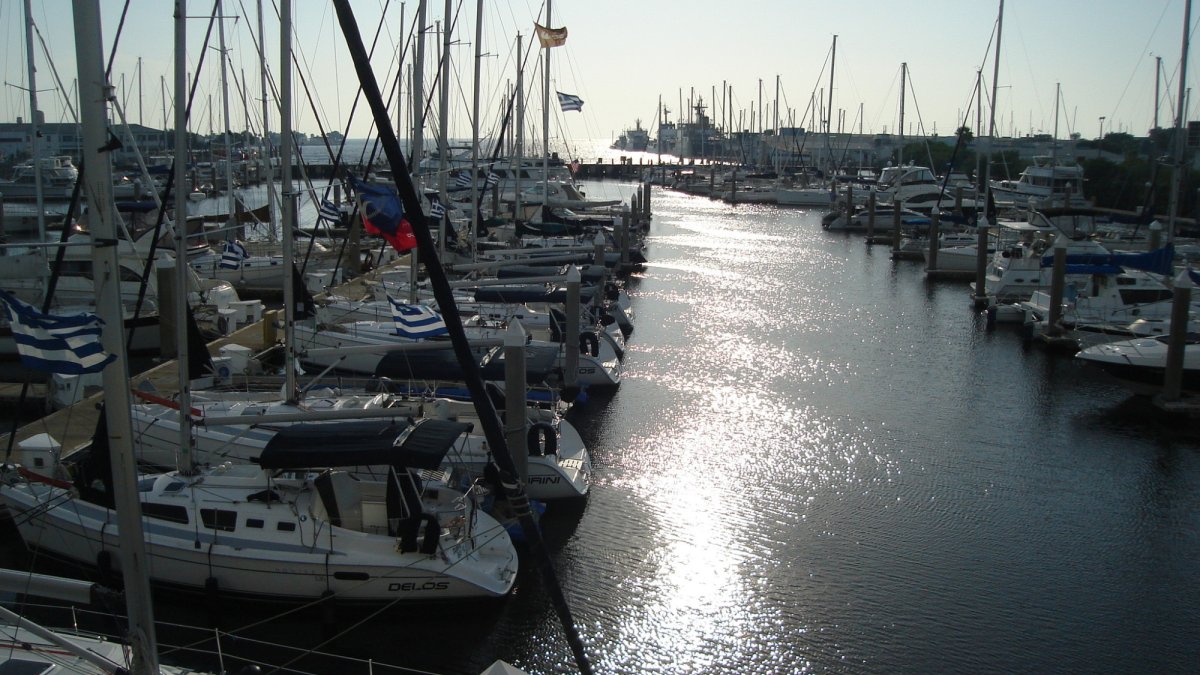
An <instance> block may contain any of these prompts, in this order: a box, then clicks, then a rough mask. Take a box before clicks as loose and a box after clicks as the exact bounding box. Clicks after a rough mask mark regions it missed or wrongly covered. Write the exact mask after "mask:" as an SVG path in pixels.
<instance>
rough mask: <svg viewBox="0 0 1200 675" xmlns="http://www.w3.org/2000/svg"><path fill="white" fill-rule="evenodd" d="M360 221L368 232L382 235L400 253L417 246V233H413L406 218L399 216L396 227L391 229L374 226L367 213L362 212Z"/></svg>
mask: <svg viewBox="0 0 1200 675" xmlns="http://www.w3.org/2000/svg"><path fill="white" fill-rule="evenodd" d="M362 221H363V229H365V230H366V231H367V232H368V233H370V234H377V235H379V236H381V237H383V238H384V239H386V240H387V242H388V243H389V244H391V245H392V248H394V249H396V250H397V251H399V252H400V253H404V252H405V251H411V250H412V249H414V248H416V247H417V235H415V234H413V230H412V225H410V224H409V223H408V219H407V218H401V219H400V222H399V223H398V224H397V225H396V229H395V230H393V231H388V230H384V229H380V228H378V227H375V225H373V224H371V221H370V220H369V219H367V214H365V213H364V214H363V217H362Z"/></svg>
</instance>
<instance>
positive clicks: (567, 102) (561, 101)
mask: <svg viewBox="0 0 1200 675" xmlns="http://www.w3.org/2000/svg"><path fill="white" fill-rule="evenodd" d="M554 93H556V94H558V105H559V106H561V107H562V109H563V112H566V111H568V110H578V111H581V112H582V111H583V99H581V98H579V97H578V96H575V95H574V94H564V93H562V92H561V91H556V92H554Z"/></svg>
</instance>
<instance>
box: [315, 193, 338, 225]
mask: <svg viewBox="0 0 1200 675" xmlns="http://www.w3.org/2000/svg"><path fill="white" fill-rule="evenodd" d="M317 217H318V218H324V219H325V220H331V221H333V222H335V223H340V222H342V210H341V209H339V208H338V205H337V204H334V203H333V202H331V201H329V200H328V199H322V200H321V208H320V210H318V211H317Z"/></svg>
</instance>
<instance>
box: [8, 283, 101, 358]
mask: <svg viewBox="0 0 1200 675" xmlns="http://www.w3.org/2000/svg"><path fill="white" fill-rule="evenodd" d="M0 300H3V301H4V305H5V306H6V307H7V308H8V320H9V323H10V325H11V327H12V333H13V340H15V341H16V343H17V353H18V354H20V356H21V363H22V364H24V365H25V367H26V368H32V369H34V370H41V371H45V372H48V373H63V374H67V375H80V374H83V373H98V372H100V371H101V370H104V366H107V365H108V364H110V363H112V362H113V361H115V360H116V358H117V357H116V355H115V354H109V353H108V352H106V351H104V348H103V347H102V346H101V345H100V329H101V327H102V326H103V325H104V321H103V320H102V319H101V318H100V317H98V316H96V315H95V314H89V313H83V314H71V315H68V316H55V315H53V314H42V313H41V312H39V311H38V310H37V308H35V307H33V306H32V305H29V304H26V303H24V302H22V301H20V300H18V299H17V298H16V297H15V296H13V295H12V294H11V293H9V292H8V291H0Z"/></svg>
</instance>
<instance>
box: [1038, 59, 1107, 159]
mask: <svg viewBox="0 0 1200 675" xmlns="http://www.w3.org/2000/svg"><path fill="white" fill-rule="evenodd" d="M1061 101H1062V82H1057V83H1055V85H1054V141H1053V142H1052V143H1050V167H1051V169H1050V171H1051V174H1052V175H1053V171H1054V168H1053V167H1054V164H1055V160H1056V159H1057V158H1058V106H1059V104H1060V103H1061ZM1101 140H1103V139H1101Z"/></svg>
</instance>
